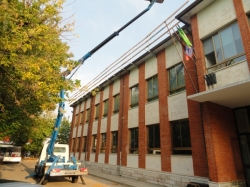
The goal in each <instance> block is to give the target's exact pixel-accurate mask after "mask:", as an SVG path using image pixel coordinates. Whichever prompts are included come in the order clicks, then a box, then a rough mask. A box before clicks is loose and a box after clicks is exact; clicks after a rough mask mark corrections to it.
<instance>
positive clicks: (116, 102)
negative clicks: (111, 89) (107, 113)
mask: <svg viewBox="0 0 250 187" xmlns="http://www.w3.org/2000/svg"><path fill="white" fill-rule="evenodd" d="M119 105H120V95H119V94H118V95H116V96H114V113H117V112H119Z"/></svg>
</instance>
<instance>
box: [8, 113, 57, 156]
mask: <svg viewBox="0 0 250 187" xmlns="http://www.w3.org/2000/svg"><path fill="white" fill-rule="evenodd" d="M54 123H55V116H54V115H51V114H46V115H44V116H43V117H38V118H36V120H35V125H34V126H33V127H32V128H31V129H29V130H30V132H28V133H27V134H28V135H29V136H25V135H22V137H24V136H25V137H26V139H25V140H23V139H20V138H19V137H16V138H15V137H13V138H12V140H13V141H14V142H15V143H16V144H19V145H24V146H23V148H24V151H30V152H31V153H32V155H37V154H38V153H39V152H40V151H41V149H42V148H43V142H44V140H45V139H46V138H49V137H50V136H51V134H52V130H53V127H54ZM23 133H24V134H26V133H25V131H24V132H23ZM20 141H21V142H20Z"/></svg>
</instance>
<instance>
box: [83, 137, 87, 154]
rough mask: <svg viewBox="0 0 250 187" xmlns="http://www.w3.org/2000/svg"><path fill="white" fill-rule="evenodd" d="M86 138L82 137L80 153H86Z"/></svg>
mask: <svg viewBox="0 0 250 187" xmlns="http://www.w3.org/2000/svg"><path fill="white" fill-rule="evenodd" d="M86 145H87V136H83V139H82V152H86Z"/></svg>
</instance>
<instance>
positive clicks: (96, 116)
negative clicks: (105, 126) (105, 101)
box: [95, 103, 100, 119]
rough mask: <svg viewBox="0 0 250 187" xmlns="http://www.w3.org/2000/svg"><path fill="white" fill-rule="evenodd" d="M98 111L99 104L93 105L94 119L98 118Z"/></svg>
mask: <svg viewBox="0 0 250 187" xmlns="http://www.w3.org/2000/svg"><path fill="white" fill-rule="evenodd" d="M99 112H100V104H99V103H98V104H96V105H95V119H98V118H99Z"/></svg>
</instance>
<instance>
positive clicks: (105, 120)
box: [101, 118, 107, 133]
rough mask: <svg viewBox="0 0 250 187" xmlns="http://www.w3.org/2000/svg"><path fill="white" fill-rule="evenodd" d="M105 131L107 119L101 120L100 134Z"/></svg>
mask: <svg viewBox="0 0 250 187" xmlns="http://www.w3.org/2000/svg"><path fill="white" fill-rule="evenodd" d="M106 131H107V118H103V119H102V121H101V133H104V132H106Z"/></svg>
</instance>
